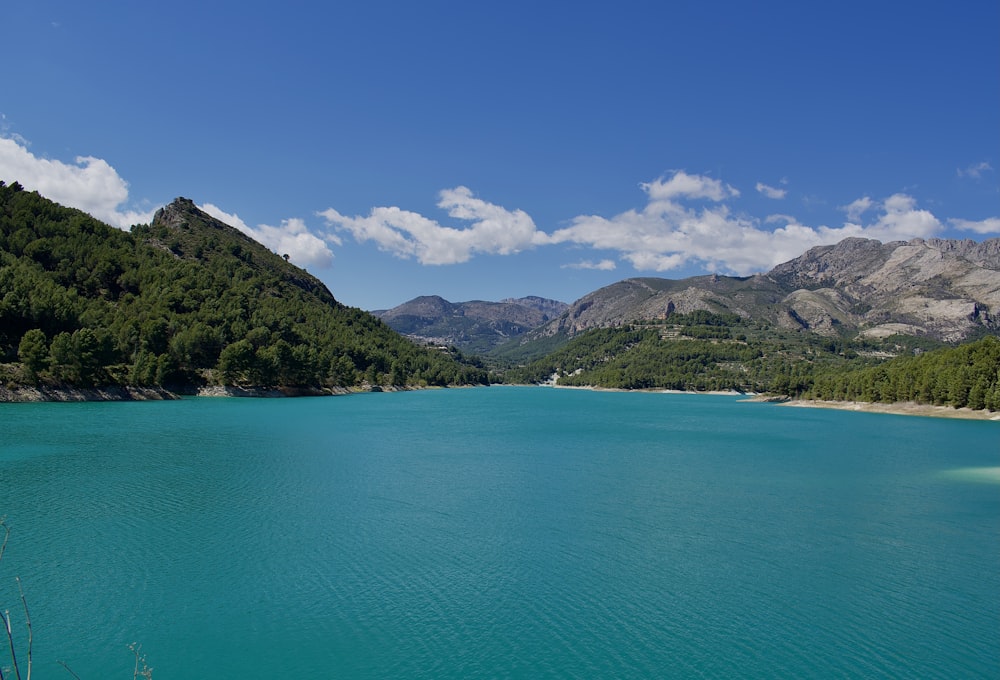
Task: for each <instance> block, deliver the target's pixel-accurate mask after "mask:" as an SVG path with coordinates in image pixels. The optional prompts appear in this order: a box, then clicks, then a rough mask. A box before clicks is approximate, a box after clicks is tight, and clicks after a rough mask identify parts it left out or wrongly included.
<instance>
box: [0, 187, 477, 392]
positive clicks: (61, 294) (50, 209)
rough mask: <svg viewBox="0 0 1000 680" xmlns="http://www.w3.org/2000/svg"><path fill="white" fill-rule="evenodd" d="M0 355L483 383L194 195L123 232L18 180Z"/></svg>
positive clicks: (296, 378) (84, 370)
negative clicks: (208, 210)
mask: <svg viewBox="0 0 1000 680" xmlns="http://www.w3.org/2000/svg"><path fill="white" fill-rule="evenodd" d="M0 362H5V363H6V364H7V365H6V367H5V373H4V375H3V380H4V381H5V382H7V383H8V384H11V383H13V384H18V383H36V382H41V383H43V384H44V383H51V384H55V383H58V384H63V385H66V384H68V385H74V386H91V385H140V386H141V385H162V386H168V387H177V388H191V387H193V386H196V385H199V384H204V383H206V382H215V383H218V384H226V385H240V386H254V387H272V386H274V387H276V386H289V387H290V386H295V387H310V388H330V387H338V386H339V387H353V386H356V385H361V384H363V383H367V384H369V385H372V386H375V385H428V384H430V385H445V384H470V383H481V382H484V381H486V375H485V372H484V371H483V370H482V369H480V368H479V367H477V366H474V365H471V364H469V363H468V362H465V361H462V360H461V358H460V357H456V356H455V355H453V354H450V353H444V352H440V351H436V350H430V349H426V348H422V347H418V346H416V345H414V344H413V343H412V342H410V341H408V340H406V339H405V338H402V337H401V336H399V335H398V334H397V333H395V332H394V331H392V330H391V329H390V328H389V327H388V326H386V325H385V324H384V323H382V322H381V321H379V320H378V319H376V318H375V317H373V316H372V315H370V314H368V313H366V312H363V311H361V310H358V309H354V308H350V307H346V306H344V305H342V304H340V303H338V302H337V301H336V300H335V299H334V297H333V295H332V294H331V293H330V291H329V290H327V288H326V287H325V286H324V285H323V284H322V283H321V282H320V281H319V280H318V279H316V278H315V277H313V276H311V275H309V274H308V273H307V272H305V271H303V270H302V269H300V268H298V267H295V266H294V265H292V264H290V263H289V262H287V261H286V260H285V259H284V258H282V257H281V256H279V255H276V254H274V253H272V252H271V251H269V250H268V249H267V248H265V247H264V246H262V245H260V244H259V243H256V242H255V241H253V240H252V239H250V238H248V237H246V236H245V235H244V234H242V233H241V232H239V231H238V230H236V229H233V228H232V227H229V226H228V225H225V224H224V223H222V222H219V221H218V220H215V219H214V218H212V217H210V216H209V215H207V214H205V213H203V212H201V211H200V210H198V209H197V208H196V207H195V206H194V204H193V203H192V202H191V201H189V200H186V199H178V200H176V201H175V202H174V203H172V204H171V205H169V206H167V207H166V208H164V209H162V210H161V211H159V212H158V213H157V215H156V217H155V218H154V220H153V222H152V224H150V225H137V226H135V227H133V230H132V233H126V232H122V231H119V230H117V229H114V228H113V227H110V226H108V225H106V224H103V223H101V222H99V221H98V220H95V219H93V218H92V217H90V216H88V215H86V214H85V213H82V212H80V211H78V210H74V209H69V208H64V207H62V206H59V205H57V204H55V203H53V202H51V201H49V200H47V199H45V198H43V197H41V196H39V195H38V194H37V193H35V192H27V191H24V190H23V189H22V188H21V187H20V185H18V184H16V183H14V184H12V185H10V186H7V185H4V184H3V183H0Z"/></svg>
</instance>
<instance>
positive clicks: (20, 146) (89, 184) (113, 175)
mask: <svg viewBox="0 0 1000 680" xmlns="http://www.w3.org/2000/svg"><path fill="white" fill-rule="evenodd" d="M0 180H3V181H5V182H8V183H11V182H19V183H20V184H21V185H22V186H23V187H24V188H26V189H28V190H30V191H37V192H38V193H40V194H42V195H43V196H45V197H46V198H49V199H51V200H53V201H56V202H57V203H61V204H63V205H65V206H69V207H71V208H78V209H80V210H83V211H84V212H87V213H90V214H91V215H93V216H94V217H96V218H97V219H99V220H103V221H104V222H107V223H108V224H111V225H113V226H115V227H118V228H120V229H128V228H129V227H130V226H131V225H133V224H145V223H148V222H149V221H150V220H151V219H152V218H153V212H154V210H149V211H147V212H141V211H137V210H132V209H129V208H128V207H127V206H126V204H127V201H128V184H127V183H126V182H125V180H123V179H122V178H121V177H119V175H118V173H117V172H116V171H115V169H114V168H113V167H111V166H110V165H108V163H107V162H106V161H104V160H102V159H100V158H95V157H93V156H77V157H76V159H75V162H74V163H72V164H69V163H63V162H62V161H53V160H48V159H46V158H38V157H37V156H35V155H34V154H33V153H31V152H30V151H28V149H27V144H26V143H25V141H24V140H23V139H22V138H20V137H17V138H9V137H0Z"/></svg>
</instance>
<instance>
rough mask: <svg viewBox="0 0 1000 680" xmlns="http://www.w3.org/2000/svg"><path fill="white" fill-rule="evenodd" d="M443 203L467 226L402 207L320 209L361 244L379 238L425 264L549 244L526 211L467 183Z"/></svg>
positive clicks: (388, 247)
mask: <svg viewBox="0 0 1000 680" xmlns="http://www.w3.org/2000/svg"><path fill="white" fill-rule="evenodd" d="M438 207H440V208H442V209H444V210H446V211H447V212H448V215H449V216H450V217H453V218H455V219H459V220H464V221H469V222H472V226H470V227H468V228H465V229H457V228H454V227H448V226H443V225H441V224H439V223H438V222H436V221H434V220H431V219H428V218H426V217H424V216H422V215H420V214H418V213H414V212H409V211H406V210H401V209H400V208H396V207H390V208H374V209H372V211H371V213H369V215H368V216H367V217H361V216H356V217H347V216H345V215H341V214H340V213H339V212H337V211H336V210H334V209H333V208H328V209H327V210H324V211H323V212H321V213H319V214H320V215H321V216H322V217H323V218H325V219H326V221H327V223H328V224H329V225H330V226H332V227H333V228H335V229H337V230H340V231H346V232H348V233H350V234H351V235H352V236H353V237H354V239H355V240H356V241H358V242H364V241H374V242H375V243H376V244H377V245H378V247H379V248H380V249H382V250H384V251H387V252H389V253H392V254H393V255H395V256H396V257H400V258H410V257H415V258H416V259H417V260H418V261H419V262H420V263H421V264H456V263H459V262H466V261H468V260H469V259H470V258H471V257H472V255H473V254H476V253H483V254H490V255H510V254H513V253H517V252H520V251H522V250H525V249H528V248H532V247H534V246H537V245H542V244H544V243H547V242H548V237H547V236H546V234H545V233H544V232H541V231H538V229H537V228H536V227H535V223H534V221H533V220H532V219H531V217H529V216H528V214H527V213H525V212H524V211H523V210H513V211H511V210H507V209H506V208H503V207H501V206H498V205H495V204H493V203H488V202H486V201H484V200H482V199H479V198H476V197H475V196H474V195H473V194H472V192H471V191H470V190H469V189H467V188H466V187H456V188H454V189H446V190H444V191H442V192H441V194H440V200H439V201H438Z"/></svg>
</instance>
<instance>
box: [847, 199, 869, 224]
mask: <svg viewBox="0 0 1000 680" xmlns="http://www.w3.org/2000/svg"><path fill="white" fill-rule="evenodd" d="M874 205H875V201H873V200H872V199H871V198H870V197H868V196H862V197H861V198H859V199H857V200H854V201H851V202H850V203H848V204H847V205H845V206H842V207H841V208H840V209H841V210H843V211H844V212H846V213H847V219H849V220H851V221H852V222H857V221H858V220H859V219H861V216H862V215H864V214H865V213H866V212H868V211H869V210H871V208H872V206H874Z"/></svg>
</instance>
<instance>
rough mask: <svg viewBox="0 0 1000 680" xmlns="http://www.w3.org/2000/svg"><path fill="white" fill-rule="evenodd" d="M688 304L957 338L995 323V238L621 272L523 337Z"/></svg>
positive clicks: (864, 246)
mask: <svg viewBox="0 0 1000 680" xmlns="http://www.w3.org/2000/svg"><path fill="white" fill-rule="evenodd" d="M697 310H704V311H710V312H714V313H732V314H736V315H738V316H740V317H743V318H753V319H761V320H766V321H768V322H770V323H774V324H776V325H778V326H780V327H783V328H787V329H797V330H804V331H811V332H814V333H818V334H820V335H825V336H838V335H844V334H848V335H849V334H852V333H854V334H861V335H866V336H873V337H885V336H888V335H892V334H899V333H902V334H909V335H917V336H929V337H932V338H935V339H939V340H943V341H947V342H956V341H960V340H963V339H965V338H967V337H970V336H972V335H974V334H975V333H976V332H979V331H995V330H997V329H998V328H1000V239H991V240H988V241H983V242H979V243H977V242H974V241H955V240H949V239H927V240H925V239H913V240H911V241H893V242H889V243H882V242H880V241H875V240H872V239H860V238H849V239H845V240H843V241H841V242H839V243H837V244H834V245H832V246H817V247H815V248H811V249H809V250H808V251H806V252H805V253H803V254H802V255H800V256H799V257H797V258H794V259H792V260H789V261H788V262H785V263H782V264H779V265H777V266H776V267H774V268H773V269H771V271H769V272H767V273H766V274H755V275H753V276H747V277H730V276H721V275H717V274H710V275H702V276H695V277H689V278H686V279H677V280H675V279H663V278H656V277H638V278H630V279H624V280H622V281H618V282H616V283H613V284H610V285H609V286H605V287H603V288H600V289H598V290H596V291H593V292H591V293H588V294H587V295H585V296H583V297H582V298H580V299H579V300H577V301H576V302H574V303H572V304H571V305H570V306H569V308H568V309H567V310H566V311H565V312H564V313H563V314H562V315H560V316H559V317H558V318H556V319H553V320H552V321H550V322H549V323H547V324H546V325H544V326H542V327H540V328H537V329H535V330H533V331H531V332H530V333H529V334H526V336H525V340H528V339H531V338H535V337H541V336H549V335H554V334H557V333H559V334H564V335H567V336H569V337H572V336H573V335H576V334H577V333H580V332H582V331H584V330H587V329H589V328H601V327H610V326H615V325H620V324H623V323H627V322H631V321H635V320H641V319H663V318H666V317H667V316H669V315H670V314H673V313H675V312H676V313H688V312H693V311H697Z"/></svg>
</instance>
